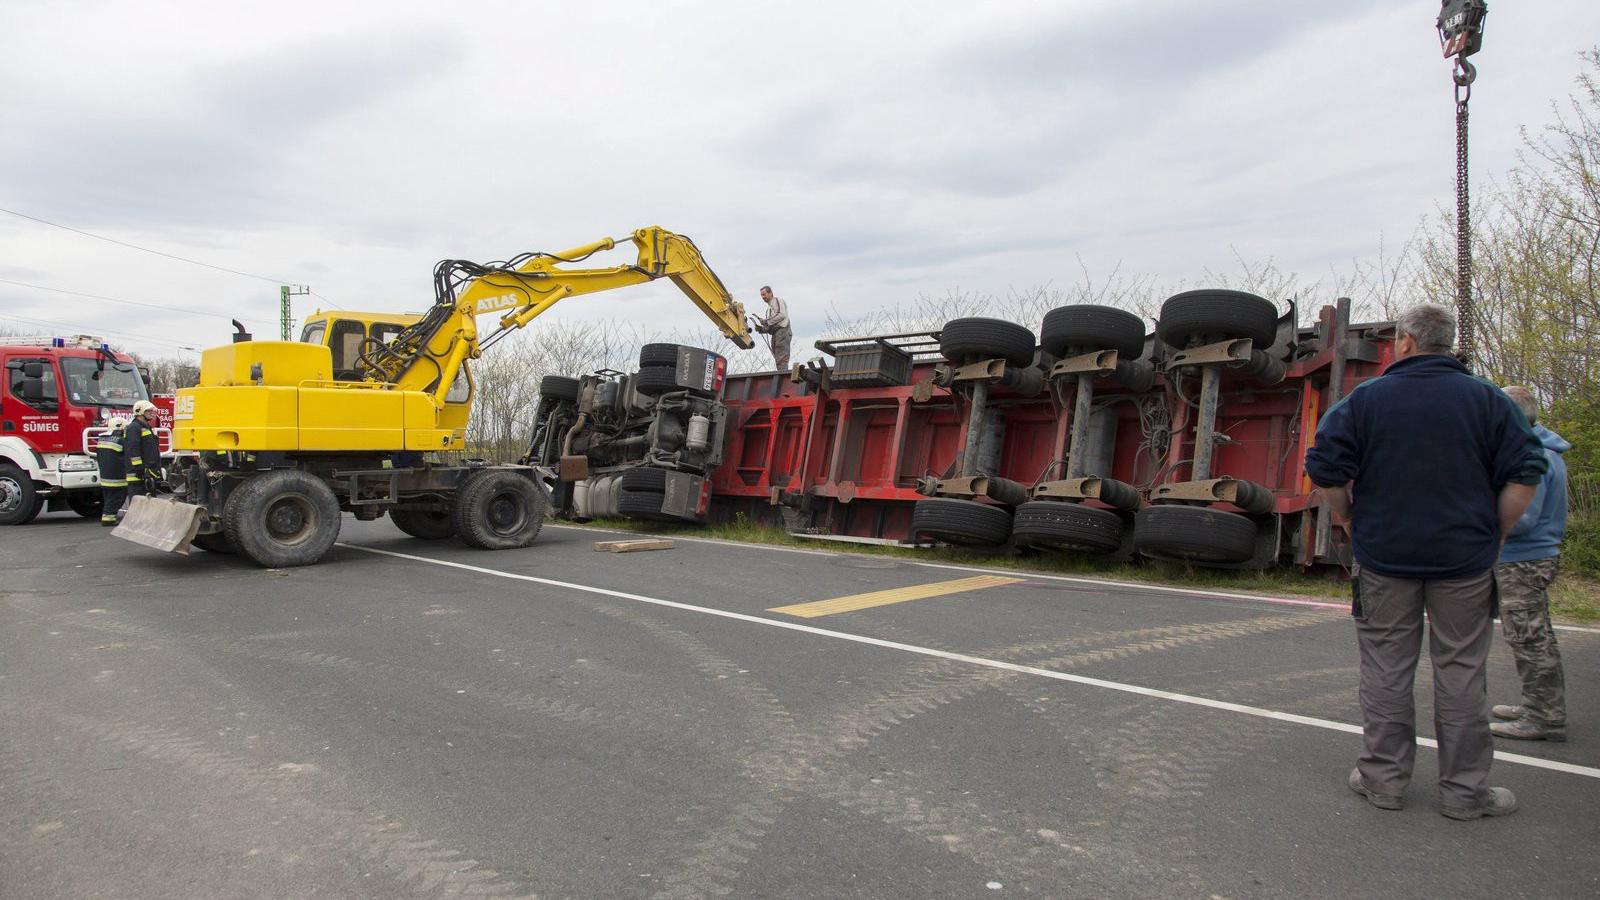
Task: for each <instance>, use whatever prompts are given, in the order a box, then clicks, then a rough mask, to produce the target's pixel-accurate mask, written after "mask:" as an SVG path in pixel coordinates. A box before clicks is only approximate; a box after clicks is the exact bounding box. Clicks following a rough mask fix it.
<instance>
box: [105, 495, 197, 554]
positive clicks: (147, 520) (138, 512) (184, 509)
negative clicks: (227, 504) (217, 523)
mask: <svg viewBox="0 0 1600 900" xmlns="http://www.w3.org/2000/svg"><path fill="white" fill-rule="evenodd" d="M205 515H206V508H205V507H203V506H196V505H194V504H192V503H179V502H178V501H176V500H171V499H167V498H157V497H147V496H144V495H142V494H141V495H139V496H137V497H134V498H133V500H132V502H131V503H130V504H129V506H128V514H127V515H126V516H124V517H123V519H122V523H121V524H119V525H118V526H117V527H116V528H114V529H112V531H111V536H112V537H119V538H122V539H123V540H125V541H132V542H134V543H135V544H143V545H145V546H146V547H154V548H155V549H157V550H164V551H166V552H168V553H180V554H183V555H184V556H188V555H189V542H190V541H193V540H194V536H195V534H196V533H197V532H198V531H199V530H200V522H201V520H202V519H204V518H205Z"/></svg>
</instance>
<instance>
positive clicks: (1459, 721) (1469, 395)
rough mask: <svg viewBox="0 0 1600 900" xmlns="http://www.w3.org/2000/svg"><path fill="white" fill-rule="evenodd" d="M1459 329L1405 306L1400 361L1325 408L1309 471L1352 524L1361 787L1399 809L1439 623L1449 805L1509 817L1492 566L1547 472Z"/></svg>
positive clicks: (1431, 310) (1440, 721)
mask: <svg viewBox="0 0 1600 900" xmlns="http://www.w3.org/2000/svg"><path fill="white" fill-rule="evenodd" d="M1455 331H1456V321H1455V316H1453V315H1452V314H1451V313H1450V312H1449V311H1448V310H1446V309H1445V308H1444V307H1442V306H1435V305H1433V304H1431V303H1425V304H1421V305H1419V306H1414V307H1412V308H1410V309H1408V310H1406V311H1405V312H1404V313H1401V315H1400V318H1399V321H1398V322H1396V335H1395V361H1394V362H1393V363H1392V364H1390V366H1389V368H1388V369H1387V370H1386V371H1385V372H1384V373H1383V375H1382V376H1381V377H1378V378H1374V379H1372V380H1370V381H1367V382H1365V383H1363V384H1362V385H1361V386H1360V387H1357V388H1356V389H1355V390H1353V391H1351V392H1350V395H1349V396H1347V397H1345V398H1344V399H1343V400H1342V401H1340V402H1339V403H1336V404H1334V405H1333V406H1332V407H1330V408H1329V409H1328V411H1327V413H1326V414H1324V415H1323V417H1322V421H1321V423H1320V424H1319V425H1318V426H1317V443H1316V446H1315V447H1314V448H1313V449H1312V450H1311V451H1310V452H1309V453H1307V454H1306V474H1308V475H1310V476H1311V480H1312V481H1313V482H1315V483H1316V485H1317V486H1318V487H1319V488H1321V489H1322V494H1323V497H1324V499H1325V501H1326V504H1327V506H1328V508H1329V509H1331V510H1332V511H1333V513H1334V514H1335V515H1336V516H1337V517H1338V518H1341V519H1346V520H1348V521H1349V522H1350V529H1351V540H1352V543H1353V545H1354V550H1355V561H1356V569H1355V572H1354V573H1353V578H1352V583H1351V595H1352V596H1351V599H1352V603H1351V613H1352V615H1354V617H1355V621H1356V642H1357V644H1358V645H1359V647H1360V651H1361V713H1362V719H1363V730H1364V735H1365V749H1364V750H1363V752H1362V754H1361V757H1360V760H1359V762H1358V764H1357V766H1356V768H1354V769H1352V770H1351V771H1350V777H1349V779H1348V784H1349V786H1350V789H1351V790H1353V791H1355V792H1356V793H1357V794H1360V795H1362V796H1364V797H1366V799H1367V801H1368V802H1369V803H1371V804H1372V805H1373V806H1376V807H1378V808H1379V809H1400V807H1401V806H1402V805H1403V803H1404V800H1405V798H1404V795H1405V791H1406V788H1407V787H1408V786H1409V785H1410V783H1411V769H1412V765H1413V764H1414V763H1415V761H1416V756H1417V727H1416V709H1415V701H1414V698H1413V697H1412V682H1413V679H1414V678H1415V676H1416V671H1417V661H1418V659H1419V657H1420V655H1421V651H1422V632H1423V627H1422V622H1423V610H1427V614H1428V623H1429V628H1428V641H1429V645H1428V656H1429V659H1430V661H1431V662H1432V665H1433V683H1434V691H1433V694H1434V701H1433V707H1434V731H1435V734H1436V735H1437V738H1438V741H1439V803H1440V806H1439V812H1440V813H1442V814H1443V815H1445V816H1448V817H1449V818H1452V819H1476V818H1479V817H1480V816H1504V815H1510V814H1511V813H1513V812H1516V810H1517V798H1516V796H1515V795H1513V794H1512V793H1511V791H1509V790H1507V789H1506V788H1502V787H1490V786H1489V764H1490V761H1491V760H1492V759H1493V757H1494V747H1493V741H1492V739H1491V738H1490V736H1489V722H1488V718H1487V716H1486V715H1485V712H1486V705H1487V688H1486V678H1485V674H1484V664H1485V662H1486V661H1487V659H1488V655H1489V641H1490V638H1491V636H1492V634H1493V631H1492V629H1493V624H1492V623H1493V620H1494V587H1495V582H1494V565H1495V560H1496V558H1497V557H1498V556H1499V555H1500V543H1501V540H1502V539H1503V538H1504V536H1505V535H1506V534H1507V533H1508V532H1510V531H1511V530H1512V528H1513V527H1514V526H1515V525H1516V524H1517V520H1518V519H1519V518H1520V517H1521V516H1522V513H1523V511H1524V510H1525V509H1526V508H1527V506H1528V503H1529V501H1530V500H1532V499H1533V495H1534V490H1535V487H1536V486H1537V485H1538V484H1539V480H1540V478H1541V477H1542V476H1543V475H1544V472H1545V469H1546V467H1547V463H1546V461H1545V456H1544V449H1543V447H1541V446H1540V444H1539V439H1538V438H1537V437H1535V436H1534V434H1533V431H1532V430H1531V429H1530V428H1529V427H1528V422H1527V419H1526V418H1524V417H1523V415H1522V412H1521V411H1520V410H1519V409H1517V406H1516V404H1515V403H1513V402H1511V398H1509V397H1507V396H1506V395H1505V394H1504V393H1502V392H1501V391H1500V389H1499V388H1497V387H1495V386H1494V385H1492V384H1489V383H1488V382H1486V381H1483V380H1481V379H1479V378H1476V377H1474V376H1473V375H1472V374H1471V373H1469V372H1468V371H1467V369H1466V367H1465V366H1463V365H1462V364H1461V363H1460V362H1459V361H1457V360H1456V358H1455V357H1454V356H1452V355H1450V349H1451V347H1452V346H1453V345H1454V343H1455Z"/></svg>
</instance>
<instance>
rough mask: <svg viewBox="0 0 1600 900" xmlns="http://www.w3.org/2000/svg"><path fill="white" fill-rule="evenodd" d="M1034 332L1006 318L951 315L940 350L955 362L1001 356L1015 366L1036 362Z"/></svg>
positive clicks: (942, 336)
mask: <svg viewBox="0 0 1600 900" xmlns="http://www.w3.org/2000/svg"><path fill="white" fill-rule="evenodd" d="M1033 347H1034V344H1033V332H1031V331H1029V330H1028V329H1026V328H1024V327H1022V326H1021V325H1018V324H1017V323H1015V322H1007V321H1005V320H1004V319H983V318H977V317H973V318H967V319H951V320H950V321H948V322H946V323H944V328H942V329H940V330H939V351H940V352H941V353H943V354H944V358H945V359H948V360H950V361H951V362H953V363H961V362H967V361H970V360H974V359H994V358H996V357H999V358H1000V359H1003V360H1005V361H1006V362H1008V363H1010V364H1012V365H1014V366H1026V365H1028V364H1029V363H1031V362H1033Z"/></svg>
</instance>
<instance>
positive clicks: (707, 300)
mask: <svg viewBox="0 0 1600 900" xmlns="http://www.w3.org/2000/svg"><path fill="white" fill-rule="evenodd" d="M632 240H633V244H634V246H635V247H636V248H637V249H638V252H639V257H638V260H637V262H635V263H634V264H633V265H620V266H612V267H609V268H564V267H563V266H574V265H575V264H577V263H580V262H582V261H584V260H585V259H587V258H589V257H590V256H593V255H594V254H596V253H599V252H602V251H605V250H610V249H612V248H613V247H615V246H616V242H615V241H614V240H612V239H611V238H601V239H600V240H598V241H595V242H593V243H590V244H585V245H583V246H581V247H573V248H571V249H569V250H563V251H561V252H560V253H528V254H524V255H522V256H520V257H517V258H516V259H513V260H511V261H509V262H506V263H492V264H488V265H480V264H478V263H472V262H467V261H465V260H445V261H444V262H441V263H439V265H438V266H437V267H436V268H435V270H434V291H435V297H436V301H435V303H434V306H433V308H432V309H431V310H430V311H429V312H428V313H427V314H426V315H425V316H423V318H422V319H421V320H420V321H418V322H417V323H416V324H415V325H412V326H411V327H409V328H407V329H406V330H405V331H403V332H401V333H400V334H399V335H398V336H396V337H395V339H394V340H393V341H391V342H389V343H387V344H378V343H376V342H373V343H370V344H369V345H368V347H366V348H365V349H364V352H363V353H362V355H361V364H362V366H363V368H364V369H365V370H366V376H367V378H368V380H371V381H381V382H388V383H392V384H395V385H397V386H398V387H400V388H401V389H402V390H419V391H426V392H428V393H430V394H432V395H433V397H434V400H435V401H436V402H439V403H442V402H443V400H444V396H445V394H446V393H447V392H448V391H449V390H450V385H451V383H452V382H453V381H454V380H455V377H456V375H457V373H458V372H460V370H461V365H462V363H463V362H465V361H466V360H468V359H475V358H477V357H478V355H479V354H480V353H482V351H483V350H484V349H486V348H487V347H489V346H491V345H492V344H493V343H494V342H495V341H496V340H498V339H499V338H500V337H502V336H504V335H505V334H507V333H509V332H511V331H514V330H516V329H519V328H523V327H526V326H527V324H528V323H529V322H532V321H533V320H534V319H535V318H537V317H538V316H539V315H540V314H542V313H544V312H545V311H546V310H548V309H549V308H550V307H552V306H554V305H556V304H557V303H559V302H560V301H562V300H565V299H567V298H568V297H577V296H581V295H583V294H594V293H599V292H600V291H608V290H612V289H614V288H621V287H627V286H628V285H633V284H643V283H644V282H647V281H654V280H656V279H657V278H662V277H666V278H670V279H672V282H673V283H674V284H676V285H677V286H678V288H679V289H680V290H682V291H683V292H684V294H686V295H687V296H688V297H689V299H690V300H691V301H693V302H694V304H695V306H698V307H699V308H700V311H701V312H703V313H705V314H706V317H707V318H709V319H711V321H712V322H713V323H714V324H715V325H716V326H717V329H718V330H719V331H721V332H722V334H723V335H724V336H726V337H727V338H728V339H729V340H731V341H733V342H734V343H735V344H738V345H739V346H740V347H742V348H744V349H749V348H751V347H753V346H754V345H755V339H754V338H752V337H751V335H750V329H749V326H748V324H747V322H746V321H745V315H744V306H743V305H742V304H740V303H739V302H738V301H736V300H734V299H733V296H732V295H731V294H730V293H728V289H727V288H726V287H724V286H723V284H722V280H721V279H719V278H718V277H717V275H716V273H715V272H713V271H711V267H710V266H709V265H707V264H706V261H705V258H704V257H702V256H701V255H700V250H699V248H697V247H695V245H694V242H693V241H691V240H689V239H688V238H687V237H684V236H683V235H680V234H673V233H672V232H670V231H667V230H665V229H663V228H661V227H659V226H651V227H649V228H641V229H639V230H638V231H635V232H634V233H633V236H632ZM495 313H498V314H499V328H498V329H496V330H495V331H494V332H493V333H491V334H489V335H487V336H485V337H484V338H482V339H481V340H480V339H479V336H478V323H477V318H478V317H479V316H482V315H489V314H495Z"/></svg>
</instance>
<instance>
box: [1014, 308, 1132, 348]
mask: <svg viewBox="0 0 1600 900" xmlns="http://www.w3.org/2000/svg"><path fill="white" fill-rule="evenodd" d="M1039 343H1040V344H1042V345H1043V346H1044V351H1045V352H1046V353H1049V354H1050V355H1051V356H1055V357H1061V358H1065V357H1066V356H1067V355H1068V353H1067V348H1068V347H1074V348H1078V349H1079V350H1080V352H1083V353H1090V352H1093V351H1096V350H1115V351H1117V358H1118V359H1121V360H1129V361H1131V360H1135V359H1138V358H1139V357H1141V356H1143V355H1144V320H1143V319H1141V318H1139V317H1138V316H1136V315H1134V314H1133V313H1131V312H1128V311H1127V310H1125V309H1117V308H1116V307H1115V306H1096V305H1094V304H1092V303H1080V304H1076V305H1074V306H1058V307H1056V308H1055V309H1052V310H1050V311H1049V312H1047V313H1045V314H1044V324H1043V325H1042V326H1040V328H1039Z"/></svg>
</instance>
